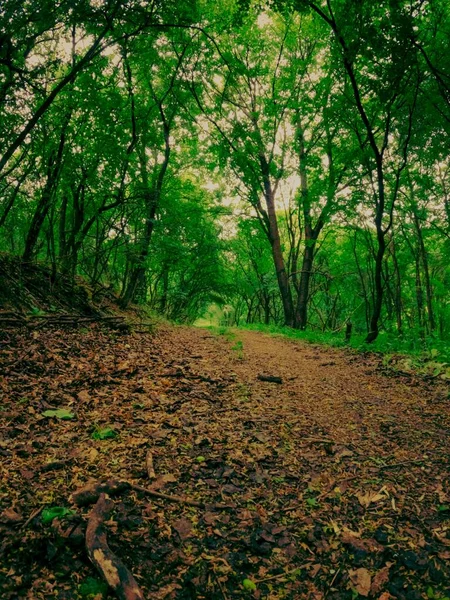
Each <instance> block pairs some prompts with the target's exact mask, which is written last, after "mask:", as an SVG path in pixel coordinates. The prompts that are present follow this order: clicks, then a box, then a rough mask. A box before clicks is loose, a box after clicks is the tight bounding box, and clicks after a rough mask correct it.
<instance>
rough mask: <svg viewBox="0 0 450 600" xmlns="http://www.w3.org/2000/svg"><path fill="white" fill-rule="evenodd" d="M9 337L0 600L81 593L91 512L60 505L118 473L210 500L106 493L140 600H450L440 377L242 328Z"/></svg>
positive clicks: (449, 513) (90, 574)
mask: <svg viewBox="0 0 450 600" xmlns="http://www.w3.org/2000/svg"><path fill="white" fill-rule="evenodd" d="M1 339H2V341H1V345H0V372H1V373H2V375H1V377H0V393H1V396H2V401H1V404H0V433H1V441H0V456H1V466H0V468H1V473H0V477H1V479H0V482H1V483H0V485H1V489H0V536H1V537H0V540H1V541H0V589H1V593H0V596H1V598H2V599H3V598H4V599H5V600H6V599H12V598H33V599H35V598H36V599H41V598H42V599H43V598H45V599H48V598H59V599H71V598H79V597H82V596H84V597H88V594H89V591H91V592H92V590H93V589H94V588H93V587H92V586H93V585H94V584H93V583H92V581H90V580H89V579H88V578H96V577H98V576H97V574H96V571H95V569H94V568H93V566H92V565H91V564H90V562H89V560H88V558H87V553H86V549H85V546H84V535H85V529H86V522H87V519H88V517H89V514H90V510H91V506H87V507H83V508H79V507H76V506H74V504H73V502H72V498H71V494H72V493H73V492H74V491H75V490H77V489H78V488H80V487H82V486H84V485H85V484H86V483H87V482H88V481H90V480H94V481H103V480H106V479H110V478H115V479H120V480H127V481H128V482H131V483H133V484H138V485H139V486H142V487H145V488H149V489H152V490H156V491H159V492H160V493H163V494H168V495H176V496H181V497H183V498H186V499H189V500H191V501H194V502H199V503H201V504H205V505H206V506H203V507H196V506H192V505H189V504H184V503H182V502H179V501H170V500H165V499H162V498H155V497H153V496H151V495H147V494H145V493H143V492H140V491H136V490H135V489H134V490H131V491H130V490H128V491H127V490H125V491H122V493H120V494H118V495H116V496H114V498H113V499H114V503H115V504H114V506H115V508H114V512H113V516H112V518H111V519H109V520H108V521H107V523H106V526H107V536H108V540H109V544H110V547H111V549H112V550H113V551H114V552H115V553H116V555H117V556H120V558H121V559H122V560H123V562H124V563H125V564H126V565H127V566H128V567H129V568H130V569H131V571H132V572H133V574H134V576H135V578H136V581H137V582H138V584H139V585H140V587H141V589H142V590H143V593H144V596H145V598H152V599H153V598H154V599H163V598H167V599H169V598H174V599H175V598H176V599H190V598H192V599H194V598H197V599H201V598H204V599H221V600H226V599H231V598H244V597H255V598H270V599H273V600H275V599H279V598H301V599H303V598H311V599H316V598H317V599H321V598H324V599H325V598H329V599H332V598H335V599H340V598H344V599H345V598H348V599H352V598H353V599H354V598H356V597H357V596H358V595H359V596H362V597H371V598H380V599H383V600H386V599H388V598H390V597H394V598H400V599H406V600H415V599H419V598H427V597H428V598H436V599H438V598H440V599H442V598H444V597H450V567H449V559H450V486H449V480H450V474H449V453H448V435H449V432H450V404H449V398H448V388H446V387H444V386H443V385H442V384H440V385H436V384H431V383H426V382H424V381H421V380H419V379H414V378H400V377H398V376H393V375H392V374H389V373H382V372H381V371H380V367H379V364H378V361H376V360H375V359H374V358H373V357H370V356H362V355H360V354H353V353H350V352H346V351H342V350H333V349H327V348H323V347H319V346H312V345H305V344H300V343H296V342H293V341H288V340H286V339H282V338H275V337H268V336H265V335H263V334H259V333H253V332H235V333H234V334H233V335H227V336H219V335H215V334H213V333H211V332H209V331H205V330H199V329H192V328H191V329H190V328H181V327H180V328H169V327H165V328H163V329H160V330H159V332H158V333H157V334H156V335H154V336H152V335H150V334H137V333H134V334H133V333H132V334H120V333H117V332H114V331H110V330H102V329H101V328H99V327H98V326H97V325H96V326H93V327H90V328H88V329H85V330H73V329H72V330H66V331H62V330H41V331H27V330H26V329H23V330H20V331H17V330H15V331H9V332H7V333H3V334H2V336H1ZM261 375H263V376H264V375H270V376H275V377H281V378H282V383H281V384H277V383H272V382H267V381H261V380H260V379H258V376H261ZM60 408H65V409H67V410H68V411H69V412H70V413H72V414H73V418H72V419H68V420H62V419H59V418H58V417H45V416H43V414H42V413H44V412H45V411H47V410H49V409H60ZM107 431H109V432H110V433H108V434H106V439H93V435H94V437H97V438H98V437H101V436H102V435H104V434H105V432H107ZM111 432H112V433H111ZM115 434H117V435H116V437H108V436H110V435H111V436H112V435H115ZM149 457H150V458H151V459H152V460H153V467H154V471H155V477H153V476H152V473H151V469H148V468H147V467H146V459H147V461H148V458H149ZM149 471H150V475H149ZM217 504H221V505H226V507H225V508H219V507H217V506H214V505H217ZM51 507H66V508H69V509H72V510H73V514H69V515H66V516H62V517H61V518H55V519H54V520H53V521H52V522H50V523H44V522H43V519H42V517H43V514H45V512H44V511H45V510H46V509H48V508H51ZM38 511H40V512H38ZM30 517H31V518H30ZM244 581H245V583H244ZM252 582H253V584H254V585H253V584H252ZM86 584H87V585H86ZM89 586H91V587H89ZM254 587H256V590H255V589H253V588H254ZM246 588H247V589H246ZM94 595H95V594H94ZM91 597H93V596H91ZM102 597H103V598H105V597H107V596H106V593H104V592H103V593H101V592H100V594H98V595H97V598H102ZM108 597H109V596H108ZM110 597H111V598H112V597H113V596H112V595H111V596H110Z"/></svg>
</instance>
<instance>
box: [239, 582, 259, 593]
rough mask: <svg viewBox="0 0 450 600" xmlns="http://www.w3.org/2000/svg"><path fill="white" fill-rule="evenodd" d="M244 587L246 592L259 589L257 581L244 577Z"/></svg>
mask: <svg viewBox="0 0 450 600" xmlns="http://www.w3.org/2000/svg"><path fill="white" fill-rule="evenodd" d="M242 587H243V588H244V590H245V591H246V592H255V591H256V590H257V587H256V583H255V582H254V581H252V580H251V579H244V580H243V582H242Z"/></svg>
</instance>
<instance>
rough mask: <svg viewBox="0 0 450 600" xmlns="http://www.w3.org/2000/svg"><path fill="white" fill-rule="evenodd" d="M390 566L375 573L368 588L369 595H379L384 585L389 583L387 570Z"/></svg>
mask: <svg viewBox="0 0 450 600" xmlns="http://www.w3.org/2000/svg"><path fill="white" fill-rule="evenodd" d="M390 568H391V567H390V565H389V566H386V567H383V568H382V569H381V570H380V571H378V572H377V573H375V575H374V578H373V580H372V585H371V587H370V593H371V594H379V593H380V592H381V590H382V589H383V587H384V586H385V585H386V583H387V582H388V581H389V569H390Z"/></svg>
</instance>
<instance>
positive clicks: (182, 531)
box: [172, 517, 192, 540]
mask: <svg viewBox="0 0 450 600" xmlns="http://www.w3.org/2000/svg"><path fill="white" fill-rule="evenodd" d="M172 529H175V531H176V532H177V533H178V535H179V536H180V539H182V540H186V539H187V538H188V537H190V536H191V534H192V523H191V522H190V521H189V520H188V519H186V518H185V517H182V518H181V519H178V521H175V523H174V524H173V525H172Z"/></svg>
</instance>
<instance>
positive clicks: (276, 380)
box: [257, 373, 283, 383]
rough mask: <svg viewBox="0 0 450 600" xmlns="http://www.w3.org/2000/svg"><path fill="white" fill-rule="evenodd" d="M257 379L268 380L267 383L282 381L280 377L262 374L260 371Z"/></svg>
mask: <svg viewBox="0 0 450 600" xmlns="http://www.w3.org/2000/svg"><path fill="white" fill-rule="evenodd" d="M257 379H259V380H260V381H268V382H269V383H283V380H282V378H281V377H276V376H275V375H263V374H261V373H260V374H259V375H258V377H257Z"/></svg>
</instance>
